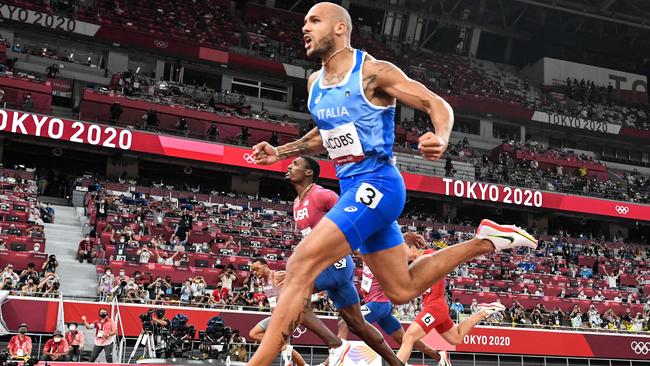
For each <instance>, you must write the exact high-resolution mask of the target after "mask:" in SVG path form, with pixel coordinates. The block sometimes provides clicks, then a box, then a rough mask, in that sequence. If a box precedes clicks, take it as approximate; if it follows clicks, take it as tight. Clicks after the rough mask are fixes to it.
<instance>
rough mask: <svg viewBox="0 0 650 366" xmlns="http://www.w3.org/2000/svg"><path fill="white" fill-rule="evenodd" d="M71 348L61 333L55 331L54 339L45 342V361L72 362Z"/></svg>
mask: <svg viewBox="0 0 650 366" xmlns="http://www.w3.org/2000/svg"><path fill="white" fill-rule="evenodd" d="M69 353H70V346H69V345H68V341H66V340H65V338H63V334H61V332H60V331H58V330H57V331H55V332H54V335H53V336H52V339H50V340H48V341H47V342H45V346H44V347H43V361H70V356H69V355H68V354H69Z"/></svg>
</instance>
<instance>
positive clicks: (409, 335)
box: [397, 322, 440, 362]
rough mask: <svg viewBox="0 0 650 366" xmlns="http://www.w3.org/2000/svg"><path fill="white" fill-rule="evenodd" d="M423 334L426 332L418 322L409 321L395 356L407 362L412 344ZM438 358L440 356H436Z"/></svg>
mask: <svg viewBox="0 0 650 366" xmlns="http://www.w3.org/2000/svg"><path fill="white" fill-rule="evenodd" d="M425 335H427V333H426V332H425V331H424V329H422V327H421V326H420V324H418V323H417V322H411V325H409V327H408V329H407V330H406V333H405V334H404V336H403V337H402V345H401V346H400V347H399V351H398V352H397V358H399V359H400V360H401V361H402V362H408V360H409V357H411V351H413V345H414V344H415V342H417V341H419V340H420V339H422V337H424V336H425ZM438 359H440V356H438Z"/></svg>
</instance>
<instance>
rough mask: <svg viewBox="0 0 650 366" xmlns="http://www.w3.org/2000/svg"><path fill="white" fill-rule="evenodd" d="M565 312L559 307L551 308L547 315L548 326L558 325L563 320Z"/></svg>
mask: <svg viewBox="0 0 650 366" xmlns="http://www.w3.org/2000/svg"><path fill="white" fill-rule="evenodd" d="M565 316H566V314H565V313H564V311H562V310H561V309H560V308H559V307H556V308H555V309H553V311H552V312H551V313H550V314H549V315H548V321H547V323H546V324H548V325H550V326H556V327H559V326H561V325H562V323H563V321H564V317H565Z"/></svg>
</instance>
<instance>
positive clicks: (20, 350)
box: [16, 348, 25, 357]
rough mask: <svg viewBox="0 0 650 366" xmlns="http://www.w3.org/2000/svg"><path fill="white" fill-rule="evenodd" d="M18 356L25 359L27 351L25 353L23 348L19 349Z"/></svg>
mask: <svg viewBox="0 0 650 366" xmlns="http://www.w3.org/2000/svg"><path fill="white" fill-rule="evenodd" d="M16 355H17V356H18V357H23V356H24V355H25V351H23V350H22V349H21V348H19V349H18V351H17V352H16Z"/></svg>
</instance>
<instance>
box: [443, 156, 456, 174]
mask: <svg viewBox="0 0 650 366" xmlns="http://www.w3.org/2000/svg"><path fill="white" fill-rule="evenodd" d="M454 172H455V170H454V164H453V163H452V162H451V157H450V156H448V157H447V160H446V161H445V177H453V176H454Z"/></svg>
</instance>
